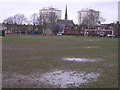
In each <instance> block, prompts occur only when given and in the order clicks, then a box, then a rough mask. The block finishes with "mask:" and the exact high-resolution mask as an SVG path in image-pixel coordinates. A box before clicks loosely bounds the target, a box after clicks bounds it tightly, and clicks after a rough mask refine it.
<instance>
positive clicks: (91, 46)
mask: <svg viewBox="0 0 120 90" xmlns="http://www.w3.org/2000/svg"><path fill="white" fill-rule="evenodd" d="M83 48H99V47H97V46H86V47H83Z"/></svg>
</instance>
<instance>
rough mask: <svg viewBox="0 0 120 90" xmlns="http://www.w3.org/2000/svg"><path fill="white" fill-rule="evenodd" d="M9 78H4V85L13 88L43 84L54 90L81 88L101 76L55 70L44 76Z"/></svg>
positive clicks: (35, 74)
mask: <svg viewBox="0 0 120 90" xmlns="http://www.w3.org/2000/svg"><path fill="white" fill-rule="evenodd" d="M3 76H4V74H3ZM7 76H9V77H7V78H5V77H6V75H5V76H4V78H3V85H8V86H10V87H13V88H14V87H22V88H24V87H27V86H29V87H36V88H39V87H40V85H41V84H42V85H44V86H46V87H47V86H51V87H53V88H56V87H59V88H69V87H72V86H75V87H80V86H81V84H82V83H89V82H93V81H97V78H98V77H99V76H100V74H99V73H94V72H89V73H86V72H80V73H78V72H76V71H65V70H53V71H51V72H46V73H42V74H39V73H38V72H37V73H34V74H29V75H22V74H18V73H11V74H9V75H7ZM3 87H4V86H3Z"/></svg>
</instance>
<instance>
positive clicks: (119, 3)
mask: <svg viewBox="0 0 120 90" xmlns="http://www.w3.org/2000/svg"><path fill="white" fill-rule="evenodd" d="M118 21H119V23H120V1H119V2H118Z"/></svg>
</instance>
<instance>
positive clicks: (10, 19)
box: [3, 16, 14, 24]
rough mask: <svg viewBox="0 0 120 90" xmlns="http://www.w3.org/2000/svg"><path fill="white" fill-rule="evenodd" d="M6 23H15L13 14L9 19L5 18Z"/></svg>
mask: <svg viewBox="0 0 120 90" xmlns="http://www.w3.org/2000/svg"><path fill="white" fill-rule="evenodd" d="M3 23H5V24H14V18H13V17H12V16H10V17H8V18H7V19H5V20H3Z"/></svg>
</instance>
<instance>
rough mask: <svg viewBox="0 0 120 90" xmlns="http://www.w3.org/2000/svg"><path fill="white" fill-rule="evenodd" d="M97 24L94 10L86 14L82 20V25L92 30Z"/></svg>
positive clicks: (97, 18) (97, 16)
mask: <svg viewBox="0 0 120 90" xmlns="http://www.w3.org/2000/svg"><path fill="white" fill-rule="evenodd" d="M98 22H99V15H98V13H97V12H95V11H94V10H92V9H90V10H89V11H88V13H87V15H86V16H85V17H84V19H83V23H82V24H84V25H86V26H87V27H88V28H94V27H95V25H97V24H98Z"/></svg>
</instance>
